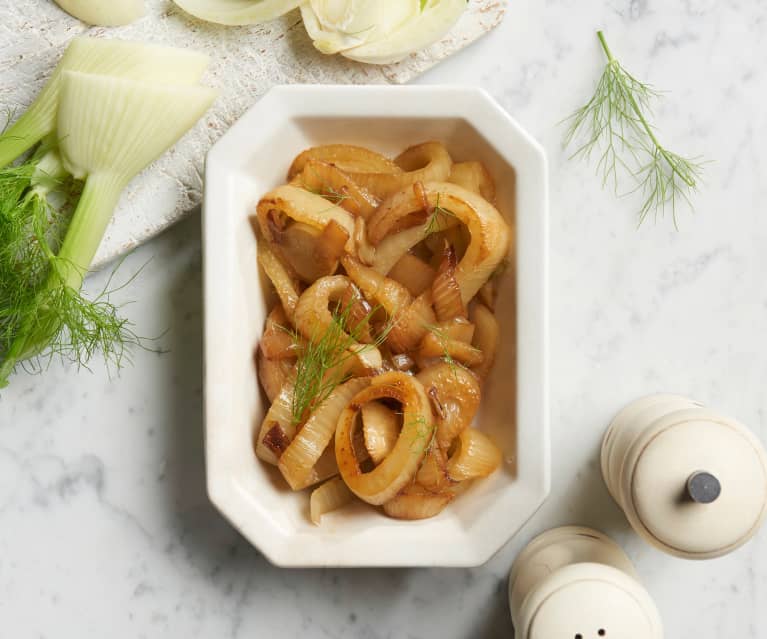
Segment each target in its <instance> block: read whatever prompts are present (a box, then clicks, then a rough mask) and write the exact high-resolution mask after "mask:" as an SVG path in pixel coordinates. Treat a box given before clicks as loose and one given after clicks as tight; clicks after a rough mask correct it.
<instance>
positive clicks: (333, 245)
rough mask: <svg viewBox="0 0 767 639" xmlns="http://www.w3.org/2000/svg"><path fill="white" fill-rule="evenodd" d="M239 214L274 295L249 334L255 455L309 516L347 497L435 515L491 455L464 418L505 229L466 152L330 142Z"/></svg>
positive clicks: (472, 409) (482, 353)
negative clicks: (455, 154)
mask: <svg viewBox="0 0 767 639" xmlns="http://www.w3.org/2000/svg"><path fill="white" fill-rule="evenodd" d="M288 181H289V183H288V184H285V185H283V186H280V187H278V188H277V189H274V190H273V191H271V192H269V193H267V194H266V195H264V196H263V197H262V198H261V200H260V201H259V202H258V205H257V207H256V211H255V213H254V215H253V216H252V218H251V222H252V225H253V228H254V231H255V234H256V237H257V241H258V257H259V263H260V264H261V266H262V268H263V269H264V272H265V273H266V275H267V277H268V278H269V280H270V281H271V283H272V285H273V286H274V288H275V291H276V292H277V297H278V302H277V304H276V306H275V307H274V308H273V309H272V310H271V312H270V314H269V317H268V318H267V322H266V327H265V330H264V332H263V335H262V338H261V341H260V343H259V345H258V352H257V362H258V376H259V380H260V382H261V385H262V386H263V388H264V391H265V393H266V394H267V397H268V399H269V401H270V402H271V406H270V408H269V410H268V412H267V414H266V416H265V417H264V419H263V421H262V423H261V424H260V425H259V427H258V428H257V429H256V432H255V441H254V447H255V452H256V455H257V456H258V457H259V458H260V459H261V460H262V461H263V462H265V463H267V464H272V465H274V466H277V468H278V469H279V470H280V472H281V473H282V475H283V477H284V478H285V481H286V482H287V484H288V485H289V486H290V487H291V488H292V489H293V490H303V489H306V488H310V487H311V488H312V493H311V499H310V511H311V519H312V521H313V522H314V523H315V524H319V523H320V521H321V518H322V515H323V514H325V513H327V512H331V511H332V510H335V509H338V508H341V507H343V506H344V505H345V504H347V503H349V502H351V501H353V500H355V499H358V500H362V501H365V502H367V503H369V504H371V505H373V506H376V507H380V508H381V511H382V512H383V513H384V514H386V515H388V516H390V517H394V518H397V519H405V520H416V519H425V518H428V517H433V516H436V515H438V514H439V513H440V512H441V511H442V510H443V509H444V508H445V507H446V506H447V505H448V504H449V503H450V502H451V501H452V500H453V499H455V498H456V497H457V496H458V495H459V493H460V492H462V490H463V489H464V488H465V486H466V485H467V484H468V482H471V481H473V480H475V479H480V478H482V477H486V476H488V475H490V474H492V473H493V472H494V471H495V470H496V469H497V468H498V467H499V466H500V464H501V451H500V450H499V448H498V447H497V445H496V444H495V443H494V442H493V441H492V440H491V439H490V438H489V437H488V436H487V435H485V434H484V433H482V432H481V431H479V430H477V429H476V428H473V427H472V422H473V420H474V417H475V415H476V412H477V410H478V408H479V405H480V401H481V396H482V383H483V382H484V380H485V379H486V378H487V375H488V374H489V372H490V369H491V367H492V364H493V361H494V359H495V356H496V351H497V350H498V344H499V339H500V328H499V325H498V321H497V319H496V317H495V313H494V304H495V292H496V291H497V286H496V282H495V280H496V279H497V278H498V277H501V274H502V271H503V269H502V268H501V267H502V265H503V263H504V260H505V259H506V256H507V254H508V251H509V246H510V243H511V236H512V230H511V228H510V226H509V224H508V223H507V221H506V220H505V219H504V217H503V215H502V214H501V213H500V212H499V211H498V209H497V208H496V207H495V205H494V203H493V200H494V194H495V185H494V183H493V180H492V177H491V176H490V174H489V172H488V171H487V170H486V168H485V167H484V166H483V165H482V164H481V163H479V162H461V163H455V162H453V160H452V158H451V156H450V154H449V153H448V151H447V149H446V148H445V146H444V145H443V144H441V143H440V142H434V141H429V142H425V143H422V144H418V145H415V146H412V147H410V148H409V149H406V150H405V151H404V152H403V153H402V154H400V155H399V156H398V157H396V158H393V159H390V158H387V157H384V156H382V155H380V154H378V153H376V152H374V151H372V150H369V149H365V148H362V147H356V146H351V145H343V144H333V145H326V146H320V147H314V148H311V149H307V150H305V151H304V152H302V153H301V154H299V155H298V156H297V157H296V158H295V160H294V161H293V163H292V165H291V167H290V170H289V173H288Z"/></svg>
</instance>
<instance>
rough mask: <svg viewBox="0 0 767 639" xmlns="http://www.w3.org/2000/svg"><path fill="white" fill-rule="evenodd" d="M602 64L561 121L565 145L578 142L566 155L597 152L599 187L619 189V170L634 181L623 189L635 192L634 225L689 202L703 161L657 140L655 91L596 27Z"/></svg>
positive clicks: (583, 154) (574, 155)
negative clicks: (591, 87) (580, 101)
mask: <svg viewBox="0 0 767 639" xmlns="http://www.w3.org/2000/svg"><path fill="white" fill-rule="evenodd" d="M597 36H598V38H599V42H600V44H601V45H602V49H603V50H604V53H605V55H606V56H607V64H606V65H605V69H604V72H603V73H602V77H601V78H600V80H599V83H598V85H597V88H596V92H595V93H594V95H593V96H592V98H591V99H590V100H589V101H588V102H587V103H586V104H585V105H584V106H582V107H581V108H580V109H578V110H577V111H576V112H575V113H573V114H572V115H571V116H570V117H569V118H567V120H565V122H567V123H568V129H567V132H566V134H565V146H570V145H571V144H573V143H574V142H576V141H577V140H581V143H580V145H579V146H578V147H577V148H576V149H575V151H574V152H573V154H572V155H571V157H584V158H586V159H590V158H591V157H592V156H593V155H594V154H595V152H599V153H600V155H599V158H598V161H597V167H596V168H597V173H598V174H599V175H600V176H601V178H602V186H603V187H605V186H607V185H608V184H612V185H613V189H614V191H615V192H616V193H618V192H619V189H620V186H619V184H620V179H621V177H622V175H625V176H628V177H629V178H630V179H631V181H633V182H634V186H633V188H632V189H630V190H629V193H634V192H639V193H641V196H642V205H641V208H640V209H639V212H638V217H639V225H641V224H642V223H643V222H644V221H645V220H646V219H647V217H648V216H649V215H650V214H651V213H652V214H653V215H654V217H656V218H657V216H658V214H663V213H664V212H665V210H666V207H670V208H671V212H672V217H673V220H674V225H675V226H676V224H677V217H676V206H677V203H678V202H679V201H680V200H682V201H684V202H686V203H687V204H689V205H690V206H691V207H692V203H691V201H690V195H691V194H692V193H693V192H695V191H696V190H697V189H698V185H699V181H700V178H701V176H702V170H703V162H701V161H700V159H699V158H690V157H685V156H682V155H680V154H678V153H674V152H673V151H670V150H669V149H667V148H666V147H664V146H663V145H662V144H661V143H660V141H659V140H658V136H657V135H656V129H655V127H654V126H653V125H652V124H651V122H650V120H649V116H650V115H652V101H653V100H654V99H656V98H657V97H659V95H660V93H659V92H658V91H656V90H655V89H654V88H653V87H652V86H650V85H649V84H645V83H643V82H641V81H639V80H637V79H636V78H635V77H634V76H633V75H631V74H630V73H629V72H628V71H626V69H625V68H624V67H623V66H622V65H621V63H620V62H619V61H618V60H617V59H616V58H615V57H614V56H613V54H612V52H611V51H610V48H609V47H608V45H607V41H606V40H605V37H604V34H603V33H602V31H599V32H597Z"/></svg>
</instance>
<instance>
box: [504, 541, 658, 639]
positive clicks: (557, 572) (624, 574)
mask: <svg viewBox="0 0 767 639" xmlns="http://www.w3.org/2000/svg"><path fill="white" fill-rule="evenodd" d="M509 605H510V607H511V616H512V621H513V622H514V629H515V637H516V638H517V639H552V638H555V637H556V638H557V639H601V638H607V639H609V638H610V637H613V638H614V639H662V637H663V628H662V625H661V620H660V616H659V614H658V610H657V608H656V607H655V604H654V602H653V601H652V599H651V598H650V595H649V594H648V593H647V591H646V590H645V589H644V588H643V587H642V585H641V584H640V583H639V581H638V579H637V576H636V574H635V572H634V567H633V565H632V564H631V561H630V560H629V558H628V557H627V556H626V555H625V553H624V552H623V550H621V548H620V547H619V546H618V545H617V544H616V543H615V542H614V541H612V540H611V539H610V538H609V537H607V536H605V535H604V534H602V533H600V532H598V531H596V530H591V529H589V528H580V527H575V526H569V527H565V528H556V529H554V530H550V531H548V532H545V533H543V534H542V535H540V536H539V537H537V538H536V539H534V540H533V541H532V542H530V544H529V545H528V546H527V547H526V548H525V549H524V550H523V551H522V553H521V554H520V555H519V557H518V558H517V559H516V561H515V562H514V565H513V566H512V568H511V575H510V576H509Z"/></svg>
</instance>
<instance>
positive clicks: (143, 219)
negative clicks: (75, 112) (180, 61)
mask: <svg viewBox="0 0 767 639" xmlns="http://www.w3.org/2000/svg"><path fill="white" fill-rule="evenodd" d="M147 9H148V11H147V15H146V16H145V17H144V18H142V19H141V20H139V21H137V22H135V23H133V24H131V25H128V26H125V27H118V28H100V27H99V28H97V27H93V28H89V27H87V26H86V25H84V24H82V23H81V22H80V21H78V20H76V19H74V18H71V17H70V16H68V15H67V14H66V13H64V12H63V11H61V10H60V9H59V8H58V7H57V6H56V5H55V4H54V3H53V2H52V1H51V0H3V1H2V2H0V107H2V108H3V109H7V110H8V112H9V113H20V112H22V111H24V109H26V107H27V106H28V105H29V104H30V103H31V102H32V100H33V99H34V97H35V96H36V95H37V93H38V91H39V90H40V88H41V87H42V85H43V84H44V83H45V81H46V79H47V78H48V75H49V74H50V72H51V70H52V69H53V67H54V65H55V64H56V62H57V60H58V58H59V56H60V55H61V52H62V51H63V49H64V47H65V46H66V43H67V42H68V41H69V40H70V39H71V38H72V37H73V36H76V35H81V34H85V33H89V34H90V35H94V36H102V37H109V38H111V37H114V38H122V39H126V40H142V41H148V42H154V43H159V44H167V45H173V46H182V47H189V48H193V49H197V50H199V51H204V52H206V53H207V54H209V55H210V57H211V60H212V62H211V68H210V71H209V72H208V74H207V76H206V78H205V82H206V83H207V84H209V85H211V86H215V87H217V88H219V89H220V91H221V96H220V97H219V99H218V100H217V101H216V103H215V105H214V106H213V108H212V109H211V110H210V111H209V112H208V114H207V115H206V116H205V117H204V118H203V119H202V120H201V121H200V122H199V123H198V124H197V126H196V127H195V128H194V129H193V130H192V131H191V132H190V133H188V134H187V135H186V136H185V137H184V138H183V139H182V140H181V141H180V142H179V143H178V144H176V146H175V147H173V148H172V149H171V150H170V151H169V152H168V153H166V154H165V155H164V156H163V157H162V158H160V159H159V160H158V161H157V162H156V163H154V164H153V165H152V166H150V167H149V168H148V169H147V170H145V171H144V172H143V173H142V174H141V175H140V176H138V177H137V178H136V179H135V180H134V181H133V182H132V183H131V184H130V185H129V187H128V189H127V190H126V193H125V194H124V195H123V198H122V200H121V201H120V204H119V206H118V209H117V211H116V213H115V216H114V218H113V220H112V223H111V225H110V226H109V228H108V229H107V232H106V235H105V236H104V240H103V242H102V244H101V247H100V249H99V252H98V254H97V256H96V260H95V263H94V266H100V265H103V264H104V263H105V262H107V261H109V260H110V259H112V258H114V257H115V256H117V255H119V254H120V253H123V252H125V251H127V250H130V249H131V248H133V247H135V246H136V245H138V244H139V243H141V242H143V241H144V240H147V239H149V238H151V237H153V236H154V235H156V234H157V233H159V232H160V231H162V230H163V229H165V228H167V227H168V226H169V225H170V224H172V223H173V222H175V221H176V220H178V219H179V218H181V217H182V216H183V215H184V214H185V213H186V212H187V211H189V210H190V209H192V208H194V207H195V206H196V205H197V204H199V202H200V199H201V195H202V167H203V160H204V157H205V153H206V152H207V150H208V149H209V148H210V146H211V144H212V143H213V142H215V141H216V140H217V139H218V138H219V137H220V136H221V135H222V134H223V133H224V132H225V131H226V130H227V129H228V128H229V126H230V125H231V124H232V123H233V122H234V121H235V120H237V118H239V117H240V115H241V114H242V113H243V112H244V111H245V110H246V109H247V108H248V107H249V106H251V105H252V104H253V103H254V102H255V101H256V100H257V99H258V98H259V97H260V96H261V95H263V94H264V93H265V92H266V91H267V90H268V89H269V88H271V87H273V86H275V85H278V84H295V83H311V84H386V83H391V84H395V83H404V82H407V81H409V80H411V79H413V78H414V77H416V76H417V75H419V74H420V73H422V72H424V71H425V70H427V69H428V68H430V67H432V66H433V65H435V64H437V63H438V62H439V61H440V60H443V59H444V58H446V57H448V56H449V55H451V54H452V53H455V52H456V51H458V50H460V49H462V48H463V47H465V46H466V45H468V44H470V43H471V42H473V41H474V40H476V39H477V38H479V37H481V36H482V35H483V34H485V33H487V32H488V31H490V30H491V29H492V28H493V27H494V26H496V25H497V24H498V23H499V22H500V21H501V19H502V17H503V14H504V12H505V9H506V1H505V0H469V8H468V10H467V12H466V13H465V14H464V16H463V17H462V18H461V20H460V22H459V23H458V24H457V25H456V27H455V28H454V29H453V31H452V32H451V33H450V34H448V36H447V37H445V39H443V40H442V41H441V42H439V43H437V44H435V45H433V46H432V47H430V48H428V49H426V50H424V51H422V52H420V53H418V54H414V55H412V56H411V57H409V58H408V59H406V60H404V61H403V62H400V63H398V64H394V65H388V66H383V67H375V66H368V65H362V64H358V63H355V62H351V61H349V60H345V59H343V58H341V57H339V56H334V57H330V56H324V55H322V54H320V53H319V52H317V51H316V50H315V49H314V47H313V46H312V44H311V41H310V40H309V38H308V37H307V35H306V32H305V30H304V27H303V25H302V23H301V19H300V14H299V12H297V11H294V12H292V13H290V14H288V15H286V16H284V17H283V18H281V19H278V20H275V21H273V22H271V23H268V24H263V25H257V26H251V27H224V26H218V25H213V24H209V23H205V22H201V21H199V20H196V19H195V18H193V17H191V16H189V15H188V14H186V13H184V12H183V11H182V10H181V9H179V8H177V7H176V6H175V5H174V4H173V3H172V2H171V1H170V0H147Z"/></svg>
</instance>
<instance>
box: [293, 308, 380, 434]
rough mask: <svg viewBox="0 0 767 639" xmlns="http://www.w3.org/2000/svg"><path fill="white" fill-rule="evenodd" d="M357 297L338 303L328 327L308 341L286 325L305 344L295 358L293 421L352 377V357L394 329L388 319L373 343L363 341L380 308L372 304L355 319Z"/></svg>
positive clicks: (368, 348) (301, 416)
mask: <svg viewBox="0 0 767 639" xmlns="http://www.w3.org/2000/svg"><path fill="white" fill-rule="evenodd" d="M354 301H355V300H352V301H351V302H350V303H348V304H346V305H345V306H343V307H340V305H337V306H336V308H335V309H334V310H333V311H332V313H331V318H332V319H331V322H330V324H329V326H328V327H327V329H325V330H324V332H322V333H320V330H321V329H319V328H318V329H317V334H316V335H314V336H313V338H312V339H310V340H307V341H306V342H302V341H301V338H300V336H299V335H298V334H297V333H295V332H293V331H291V330H290V329H285V330H287V331H288V332H289V333H290V334H291V335H292V336H293V338H294V340H295V341H296V342H297V343H301V344H303V349H302V351H301V353H300V354H299V356H298V361H297V362H296V368H295V382H294V390H293V400H292V403H291V419H292V422H293V424H294V425H297V424H300V423H302V422H303V421H305V420H306V419H307V417H308V416H309V414H310V413H311V412H312V411H313V410H314V409H315V408H316V407H317V406H319V405H320V404H322V402H324V401H325V400H326V399H327V398H328V397H329V396H330V394H331V393H332V392H333V391H334V390H335V389H336V388H337V387H338V386H339V385H341V384H343V383H344V382H345V381H347V380H348V379H349V378H350V377H351V374H350V372H349V371H348V367H347V366H346V365H347V364H349V363H350V360H351V359H352V358H354V357H357V356H358V355H359V354H361V353H363V352H365V351H367V350H371V349H373V348H377V347H378V346H380V345H381V344H382V343H383V342H384V341H385V340H386V338H387V336H388V334H389V332H390V331H391V328H392V326H393V324H392V322H388V323H387V324H386V325H385V326H384V327H383V329H382V330H381V331H380V332H379V333H378V335H376V336H375V338H374V339H373V342H372V343H370V344H363V343H360V339H361V337H362V336H363V334H364V332H365V328H366V326H367V325H368V322H369V321H370V319H371V318H372V317H373V315H374V314H375V313H376V312H377V311H378V310H379V309H378V307H375V308H373V309H372V310H370V311H369V312H368V313H367V314H366V315H365V316H364V317H363V318H362V319H360V320H359V321H357V322H356V323H355V322H354V320H353V318H352V310H353V305H354ZM356 344H359V348H358V349H357V350H356V352H354V351H352V350H351V349H352V347H354V346H355V345H356Z"/></svg>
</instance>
